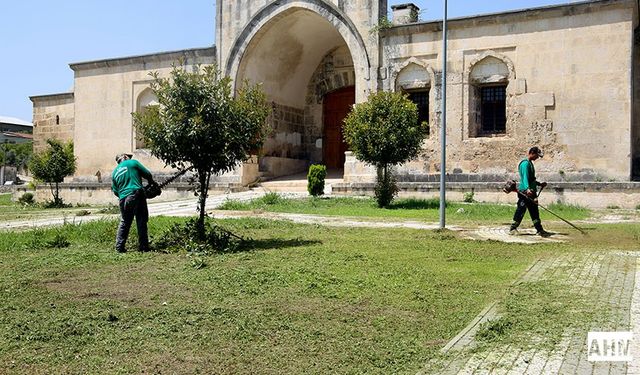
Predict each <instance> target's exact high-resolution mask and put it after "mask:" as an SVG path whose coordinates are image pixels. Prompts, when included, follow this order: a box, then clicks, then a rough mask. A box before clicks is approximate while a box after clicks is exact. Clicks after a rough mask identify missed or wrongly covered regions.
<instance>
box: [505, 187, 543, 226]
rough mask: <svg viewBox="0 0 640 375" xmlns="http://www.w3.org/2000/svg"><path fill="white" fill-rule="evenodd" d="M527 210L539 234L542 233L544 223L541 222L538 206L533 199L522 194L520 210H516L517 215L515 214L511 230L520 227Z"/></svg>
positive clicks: (519, 199) (520, 195) (519, 201)
mask: <svg viewBox="0 0 640 375" xmlns="http://www.w3.org/2000/svg"><path fill="white" fill-rule="evenodd" d="M527 210H529V216H531V221H533V226H534V227H535V228H536V230H537V231H538V232H540V231H541V230H542V222H541V221H540V210H539V208H538V205H537V204H535V203H534V202H533V199H531V198H528V197H527V196H526V195H525V194H524V193H522V192H521V193H518V208H516V213H515V214H513V223H512V224H511V229H516V228H517V227H518V226H519V225H520V223H521V222H522V219H523V218H524V214H525V212H527Z"/></svg>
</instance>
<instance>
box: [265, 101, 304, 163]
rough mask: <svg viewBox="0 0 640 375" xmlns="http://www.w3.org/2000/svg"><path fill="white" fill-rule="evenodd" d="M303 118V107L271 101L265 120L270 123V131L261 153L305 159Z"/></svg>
mask: <svg viewBox="0 0 640 375" xmlns="http://www.w3.org/2000/svg"><path fill="white" fill-rule="evenodd" d="M303 120H304V110H303V109H300V108H295V107H290V106H286V105H282V104H278V103H275V102H274V103H272V105H271V114H270V116H269V119H268V120H267V121H268V122H269V123H270V125H271V132H270V134H269V135H268V136H267V139H266V140H265V143H264V146H263V147H262V155H264V156H274V157H280V158H291V159H305V158H306V150H305V148H304V143H303V137H304V134H305V130H304V121H303Z"/></svg>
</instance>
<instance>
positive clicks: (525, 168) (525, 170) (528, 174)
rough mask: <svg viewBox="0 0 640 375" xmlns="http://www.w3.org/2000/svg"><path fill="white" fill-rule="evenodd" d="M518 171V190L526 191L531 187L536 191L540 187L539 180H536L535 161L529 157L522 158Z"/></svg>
mask: <svg viewBox="0 0 640 375" xmlns="http://www.w3.org/2000/svg"><path fill="white" fill-rule="evenodd" d="M518 173H519V174H520V185H519V186H518V190H520V191H525V190H528V189H529V190H531V191H533V192H534V193H535V192H536V190H537V188H538V182H537V181H536V169H535V168H534V167H533V162H531V160H529V159H524V160H522V161H521V162H520V164H519V165H518Z"/></svg>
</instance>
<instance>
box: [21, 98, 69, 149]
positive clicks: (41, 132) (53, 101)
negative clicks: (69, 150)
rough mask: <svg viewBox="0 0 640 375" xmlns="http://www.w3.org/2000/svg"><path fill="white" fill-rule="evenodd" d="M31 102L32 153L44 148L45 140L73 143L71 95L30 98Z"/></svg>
mask: <svg viewBox="0 0 640 375" xmlns="http://www.w3.org/2000/svg"><path fill="white" fill-rule="evenodd" d="M30 99H31V101H32V102H33V151H34V152H39V151H42V150H43V149H45V148H46V146H47V143H46V142H47V139H51V138H55V139H58V140H60V141H63V142H70V141H73V132H74V97H73V93H64V94H54V95H42V96H32V97H30Z"/></svg>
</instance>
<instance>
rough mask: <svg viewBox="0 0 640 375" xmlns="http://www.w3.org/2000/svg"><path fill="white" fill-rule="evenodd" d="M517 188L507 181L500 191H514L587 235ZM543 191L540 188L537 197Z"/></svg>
mask: <svg viewBox="0 0 640 375" xmlns="http://www.w3.org/2000/svg"><path fill="white" fill-rule="evenodd" d="M517 186H518V183H517V182H516V181H515V180H509V181H507V182H505V184H504V187H503V188H502V191H504V192H505V193H507V194H509V193H511V192H512V191H515V192H516V193H518V194H519V195H521V196H522V197H524V198H525V199H527V200H529V202H532V203H534V204H536V205H537V206H538V207H540V208H542V209H543V210H545V211H547V212H548V213H550V214H551V215H553V216H555V217H557V218H558V219H560V220H562V221H564V222H565V223H567V224H569V225H571V226H572V227H573V228H574V229H576V230H577V231H579V232H580V233H581V234H582V235H586V234H587V232H585V231H584V229H581V228H578V227H577V226H576V225H575V224H573V223H571V222H570V221H569V220H567V219H565V218H563V217H561V216H560V215H558V214H556V213H555V212H553V211H551V210H550V209H548V208H546V207H545V206H543V205H541V204H540V203H538V202H536V201H535V200H533V199H531V197H529V196H528V195H526V194H524V193H523V192H521V191H519V190H518V187H517ZM543 189H544V187H542V188H541V189H540V192H539V193H538V196H540V193H542V190H543Z"/></svg>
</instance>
